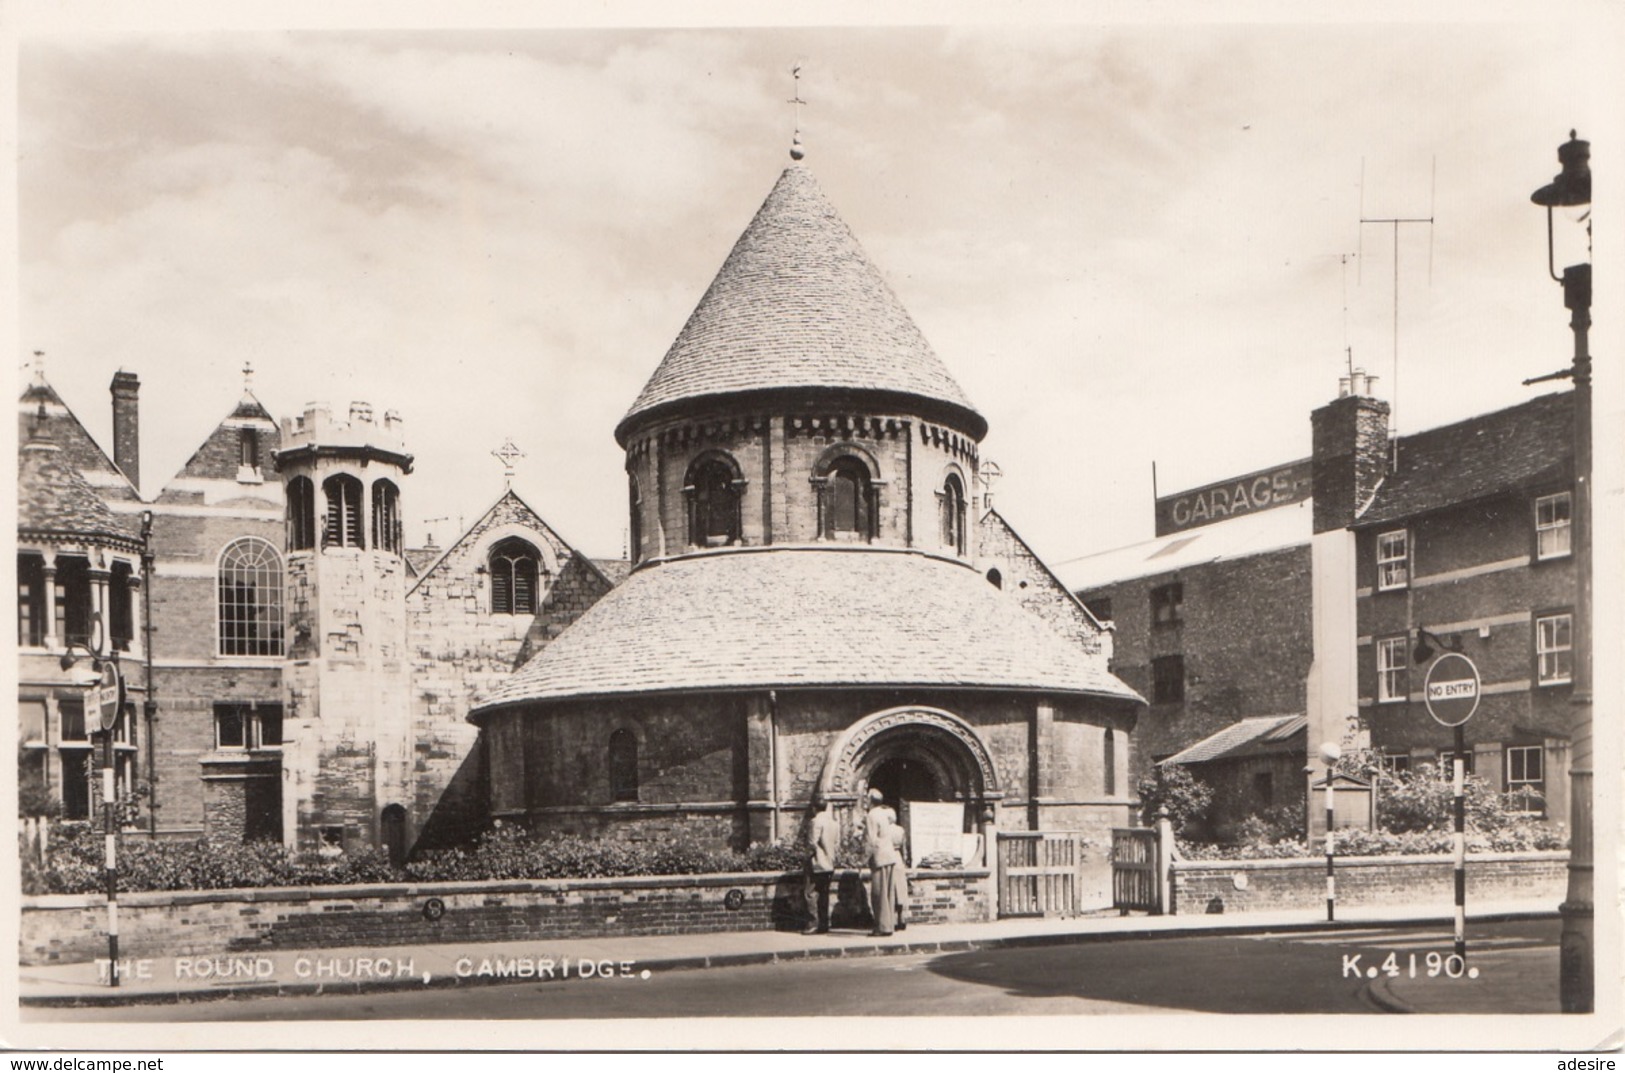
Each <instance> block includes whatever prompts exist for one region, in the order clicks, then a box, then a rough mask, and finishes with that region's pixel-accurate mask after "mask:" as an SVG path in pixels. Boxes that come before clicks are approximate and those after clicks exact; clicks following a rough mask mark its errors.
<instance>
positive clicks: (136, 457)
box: [111, 369, 141, 490]
mask: <svg viewBox="0 0 1625 1073" xmlns="http://www.w3.org/2000/svg"><path fill="white" fill-rule="evenodd" d="M111 390H112V392H113V464H114V465H115V466H117V467H118V468H119V472H121V473H123V474H124V476H126V477H128V478H129V479H130V483H131V484H133V485H135V487H136V488H137V490H139V489H140V487H141V415H140V404H139V403H138V402H137V401H136V396H137V395H139V394H140V393H141V380H140V378H139V377H137V376H136V375H135V374H134V373H129V372H125V371H124V370H123V369H120V370H119V371H118V372H116V373H114V374H113V383H112V386H111Z"/></svg>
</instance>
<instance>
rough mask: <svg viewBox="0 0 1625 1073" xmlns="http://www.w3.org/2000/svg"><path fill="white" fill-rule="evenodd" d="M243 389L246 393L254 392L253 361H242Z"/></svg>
mask: <svg viewBox="0 0 1625 1073" xmlns="http://www.w3.org/2000/svg"><path fill="white" fill-rule="evenodd" d="M243 390H244V391H245V392H247V393H248V394H250V395H252V394H253V393H254V363H253V362H251V361H245V362H243Z"/></svg>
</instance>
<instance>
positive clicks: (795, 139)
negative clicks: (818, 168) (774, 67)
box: [787, 63, 807, 160]
mask: <svg viewBox="0 0 1625 1073" xmlns="http://www.w3.org/2000/svg"><path fill="white" fill-rule="evenodd" d="M790 76H791V77H792V78H794V79H795V80H796V89H795V93H794V95H792V96H791V98H790V100H789V101H788V102H787V103H789V104H793V105H795V106H796V130H795V134H794V135H793V136H792V137H791V138H790V159H791V160H800V159H801V158H802V157H804V156H806V155H807V150H805V149H803V148H802V147H801V106H802V105H804V104H806V103H807V102H806V101H804V100H802V99H801V64H799V63H798V64H796V65H795V66H794V67H792V68H790Z"/></svg>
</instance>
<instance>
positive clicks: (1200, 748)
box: [1161, 715, 1309, 764]
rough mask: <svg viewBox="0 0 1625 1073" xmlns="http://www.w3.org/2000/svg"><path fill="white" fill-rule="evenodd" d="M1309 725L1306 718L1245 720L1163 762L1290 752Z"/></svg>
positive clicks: (1194, 762)
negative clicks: (1294, 742)
mask: <svg viewBox="0 0 1625 1073" xmlns="http://www.w3.org/2000/svg"><path fill="white" fill-rule="evenodd" d="M1308 725H1309V719H1308V717H1307V716H1302V715H1262V716H1256V717H1254V718H1252V719H1243V720H1242V721H1241V722H1239V723H1231V724H1230V725H1229V726H1227V727H1225V728H1224V729H1223V730H1221V731H1219V732H1218V733H1217V734H1214V735H1211V736H1210V737H1206V738H1203V739H1202V740H1201V741H1199V742H1197V743H1196V744H1195V745H1192V746H1190V747H1189V748H1187V749H1185V750H1184V751H1183V752H1178V753H1175V754H1174V755H1173V756H1170V757H1169V758H1168V759H1166V760H1163V761H1161V763H1164V764H1203V763H1207V762H1209V761H1212V760H1230V759H1234V758H1236V757H1241V756H1264V755H1268V754H1270V753H1282V752H1290V751H1292V750H1293V749H1294V748H1296V746H1295V745H1294V744H1293V742H1292V738H1293V737H1294V736H1296V735H1298V734H1300V733H1303V732H1304V730H1305V728H1306V727H1308ZM1305 740H1307V738H1306V739H1305Z"/></svg>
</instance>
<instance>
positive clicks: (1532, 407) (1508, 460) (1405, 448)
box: [1355, 391, 1574, 527]
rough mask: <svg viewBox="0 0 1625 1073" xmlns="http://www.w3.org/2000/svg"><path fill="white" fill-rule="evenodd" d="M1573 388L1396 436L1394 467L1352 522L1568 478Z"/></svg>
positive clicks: (1378, 520)
mask: <svg viewBox="0 0 1625 1073" xmlns="http://www.w3.org/2000/svg"><path fill="white" fill-rule="evenodd" d="M1573 465H1574V393H1573V392H1572V391H1564V392H1558V393H1555V394H1551V395H1542V396H1540V397H1539V398H1535V399H1531V400H1530V401H1528V402H1526V403H1522V404H1520V405H1518V406H1513V407H1510V408H1508V409H1505V410H1499V411H1497V412H1495V413H1492V414H1483V415H1481V416H1479V417H1473V418H1469V419H1468V420H1466V421H1458V422H1457V423H1455V424H1453V425H1444V426H1442V427H1440V428H1433V429H1428V430H1427V431H1425V432H1418V433H1416V434H1414V435H1411V436H1402V437H1401V438H1400V441H1399V469H1398V471H1397V472H1394V473H1390V474H1389V475H1388V476H1387V477H1386V478H1384V479H1383V482H1382V484H1381V485H1380V486H1379V487H1378V488H1377V493H1376V495H1375V496H1373V497H1372V500H1371V504H1370V506H1369V507H1367V508H1366V509H1365V511H1363V512H1362V513H1361V515H1360V518H1359V520H1358V521H1357V522H1356V523H1355V524H1356V525H1357V526H1360V527H1364V526H1368V525H1378V524H1385V523H1389V522H1394V521H1398V520H1400V519H1403V518H1409V517H1413V516H1415V515H1418V514H1425V513H1427V512H1429V511H1434V510H1439V509H1440V508H1443V507H1449V506H1452V505H1454V504H1457V503H1471V502H1473V501H1474V500H1478V499H1484V498H1488V497H1490V496H1494V495H1499V494H1501V493H1504V492H1512V491H1518V490H1526V489H1534V488H1538V487H1539V486H1541V485H1544V484H1555V483H1560V482H1561V483H1567V482H1568V481H1571V480H1572V479H1573Z"/></svg>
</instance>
